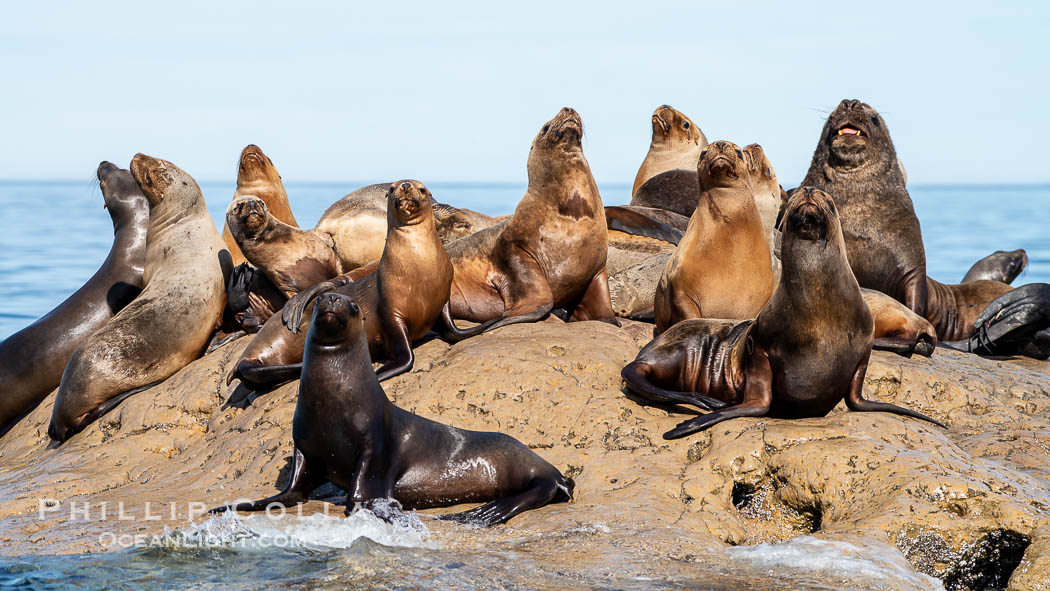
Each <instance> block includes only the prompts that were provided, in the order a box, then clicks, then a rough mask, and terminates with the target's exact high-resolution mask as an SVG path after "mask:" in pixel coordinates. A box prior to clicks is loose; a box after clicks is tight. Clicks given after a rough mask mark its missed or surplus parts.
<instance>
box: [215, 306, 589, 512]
mask: <svg viewBox="0 0 1050 591" xmlns="http://www.w3.org/2000/svg"><path fill="white" fill-rule="evenodd" d="M364 313H365V312H364V311H362V310H361V308H360V307H359V306H358V305H357V304H356V303H354V302H353V301H351V300H350V299H349V298H347V297H345V296H342V295H339V294H336V293H327V294H323V295H321V296H320V297H319V298H318V299H317V302H316V304H315V306H314V311H313V320H312V322H311V323H310V329H309V332H308V333H307V338H306V353H305V355H304V358H303V377H302V381H301V382H299V398H298V400H297V402H296V405H295V416H294V417H293V419H292V440H293V441H294V442H295V449H294V451H293V455H292V458H293V459H292V462H293V463H292V471H291V477H290V479H289V480H288V484H287V485H285V487H284V490H282V491H281V492H280V493H278V494H276V495H274V496H272V497H269V498H266V499H262V500H261V501H255V502H251V503H241V504H238V505H236V506H233V507H229V506H226V507H218V508H216V509H212V512H222V511H226V510H229V509H233V510H235V511H261V510H264V509H266V508H267V507H269V506H270V505H280V506H289V505H292V504H296V503H304V502H306V501H307V499H308V498H309V496H310V493H311V492H312V491H313V490H314V489H316V488H317V487H318V486H320V485H322V484H324V483H325V482H331V483H332V484H334V485H336V486H338V487H340V488H342V489H343V490H345V491H346V513H347V514H348V515H349V514H350V511H351V510H352V509H353V508H354V507H355V506H361V507H362V508H365V509H369V510H372V511H373V512H376V513H377V514H378V515H380V516H381V517H384V518H387V519H389V517H390V514H389V513H387V512H386V511H384V510H383V508H382V507H381V506H377V505H376V503H375V502H376V501H377V500H380V499H395V500H397V501H398V502H399V503H400V504H401V505H402V506H403V507H405V508H408V509H425V508H428V507H443V506H448V505H457V504H460V503H476V502H484V501H488V502H487V503H486V504H484V505H482V506H480V507H477V508H475V509H471V510H469V511H464V512H462V513H455V514H451V515H443V516H442V518H444V519H451V520H455V521H461V522H467V523H473V524H478V525H484V526H491V525H495V524H497V523H503V522H505V521H507V520H508V519H510V518H512V517H514V516H515V515H517V514H518V513H521V512H522V511H527V510H529V509H536V508H539V507H542V506H544V505H546V504H548V503H552V502H558V501H562V500H566V501H567V500H570V499H571V498H572V492H573V489H574V487H575V483H573V481H572V479H570V478H566V477H565V476H563V475H562V474H561V472H559V471H558V469H557V468H555V467H554V466H552V465H550V464H549V463H547V462H546V461H544V460H543V458H541V457H540V456H538V455H537V454H536V453H535V452H533V451H532V450H530V449H529V448H528V447H526V446H524V445H522V444H521V443H520V442H519V441H517V440H516V439H514V438H512V437H510V436H508V435H504V434H502V433H486V432H479V431H466V430H463V429H457V428H455V427H450V426H448V425H443V424H441V423H438V422H435V421H432V420H430V419H426V418H423V417H421V416H419V415H415V414H412V413H410V412H408V411H405V410H403V409H401V408H399V407H397V406H395V405H394V404H392V403H391V402H390V399H389V398H387V396H386V393H385V392H384V391H383V387H382V386H381V385H380V384H379V381H378V380H377V379H376V375H375V372H373V371H372V363H371V361H370V359H369V346H368V340H369V338H370V337H369V334H368V331H367V329H366V328H365V323H366V322H367V320H365V319H364V318H362V315H363V314H364ZM492 499H495V500H492Z"/></svg>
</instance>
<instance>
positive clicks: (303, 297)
mask: <svg viewBox="0 0 1050 591" xmlns="http://www.w3.org/2000/svg"><path fill="white" fill-rule="evenodd" d="M387 200H388V202H389V204H388V205H387V206H386V207H385V209H386V211H387V218H388V219H387V225H388V227H389V230H388V231H387V237H386V239H385V240H384V244H385V247H384V249H383V254H382V256H381V257H380V259H379V262H378V263H377V264H376V265H375V266H365V267H361V268H358V269H355V270H354V271H352V272H350V273H348V274H344V275H340V276H339V277H336V278H334V279H332V280H329V281H323V282H321V283H318V284H316V285H314V286H313V287H311V288H309V289H307V290H304V291H302V292H299V293H298V294H296V296H295V297H293V298H292V299H290V300H289V301H288V303H287V304H285V306H284V309H283V310H282V312H281V314H280V315H274V316H273V317H271V318H270V319H269V320H267V321H266V323H265V324H264V325H263V328H262V330H260V331H259V333H258V334H257V335H256V336H255V338H254V339H253V340H252V342H251V343H250V344H249V345H248V347H247V348H246V349H245V350H244V353H242V354H241V359H240V361H239V362H238V363H237V366H236V367H235V368H234V370H233V371H232V372H231V373H230V374H229V376H228V377H227V380H226V381H227V383H231V382H232V381H233V380H234V379H235V378H239V379H240V380H241V381H242V382H245V383H246V384H248V385H252V386H257V387H258V386H266V385H270V384H273V383H276V382H281V381H286V380H290V379H295V378H296V377H298V376H299V374H300V372H301V369H302V365H301V361H302V359H303V347H304V343H305V335H304V333H305V332H306V331H305V329H306V326H307V323H308V322H309V318H310V315H309V312H308V306H309V305H310V304H311V303H312V300H313V298H314V297H316V296H317V295H318V294H321V293H324V292H326V291H331V290H335V291H337V292H338V293H341V294H343V295H346V296H349V297H350V298H351V299H352V300H353V301H354V302H356V303H357V305H359V306H360V307H361V309H362V310H363V312H362V315H363V317H364V319H365V329H366V331H367V333H368V346H369V351H371V355H372V358H373V359H375V360H377V361H379V360H384V359H385V360H386V363H385V364H384V365H383V366H382V367H380V368H379V369H378V370H377V372H376V373H377V375H378V376H379V380H380V381H383V380H386V379H389V378H392V377H394V376H397V375H400V374H402V373H404V372H406V371H408V370H410V369H411V368H412V364H413V362H414V360H415V358H414V356H413V354H412V343H413V342H415V341H417V340H419V339H421V338H422V337H423V336H424V335H426V333H427V332H428V331H429V330H430V328H431V327H432V326H433V325H434V323H435V321H436V320H437V319H438V318H440V317H441V312H442V309H443V307H444V306H445V304H446V303H447V302H448V295H449V286H450V285H451V284H452V274H453V270H452V263H451V262H450V261H449V257H448V255H447V254H446V252H445V247H444V246H442V244H441V240H440V239H439V238H438V236H437V228H436V226H435V223H434V214H433V206H432V205H431V194H430V191H429V190H428V189H427V188H426V187H425V186H423V183H420V182H419V181H412V180H404V181H397V182H394V183H392V184H390V185H389V187H388V189H387ZM286 326H287V328H286Z"/></svg>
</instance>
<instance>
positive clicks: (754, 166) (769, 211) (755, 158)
mask: <svg viewBox="0 0 1050 591" xmlns="http://www.w3.org/2000/svg"><path fill="white" fill-rule="evenodd" d="M741 151H742V152H743V153H744V163H745V165H746V168H747V177H748V180H749V181H750V183H751V192H752V194H753V195H754V197H755V208H756V209H758V215H759V217H761V218H762V228H763V229H764V230H765V231H766V236H767V243H768V244H769V250H770V251H772V250H773V249H774V248H775V240H774V238H775V233H774V230H773V228H774V226H776V223H777V216H778V215H779V214H780V208H781V207H782V206H783V202H782V198H781V193H782V192H783V190H784V189H783V188H782V187H781V186H780V183H778V182H777V174H776V173H775V172H773V165H772V164H771V163H770V162H769V158H767V157H766V152H765V151H764V150H763V149H762V146H760V145H758V144H750V145H748V146H747V147H745V148H744V149H743V150H741Z"/></svg>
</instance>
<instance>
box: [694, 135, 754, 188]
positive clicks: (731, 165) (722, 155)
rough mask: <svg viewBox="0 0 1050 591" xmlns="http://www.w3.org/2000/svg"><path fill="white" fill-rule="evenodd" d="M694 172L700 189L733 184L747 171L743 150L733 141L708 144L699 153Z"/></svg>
mask: <svg viewBox="0 0 1050 591" xmlns="http://www.w3.org/2000/svg"><path fill="white" fill-rule="evenodd" d="M696 172H697V174H698V175H699V177H700V188H701V190H703V189H708V188H711V187H717V186H729V185H733V184H735V183H736V182H738V181H739V180H740V179H742V178H744V175H745V174H746V173H747V169H746V164H745V162H744V152H743V151H742V150H741V149H740V147H739V146H737V145H736V144H734V143H733V142H727V141H725V140H719V141H717V142H715V143H713V144H708V146H707V147H706V148H704V151H703V152H701V153H700V160H699V161H698V162H697V164H696Z"/></svg>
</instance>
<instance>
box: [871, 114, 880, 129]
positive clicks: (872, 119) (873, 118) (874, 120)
mask: <svg viewBox="0 0 1050 591" xmlns="http://www.w3.org/2000/svg"><path fill="white" fill-rule="evenodd" d="M871 123H872V124H873V125H874V126H875V127H878V126H879V118H878V117H877V116H875V115H872V116H871Z"/></svg>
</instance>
